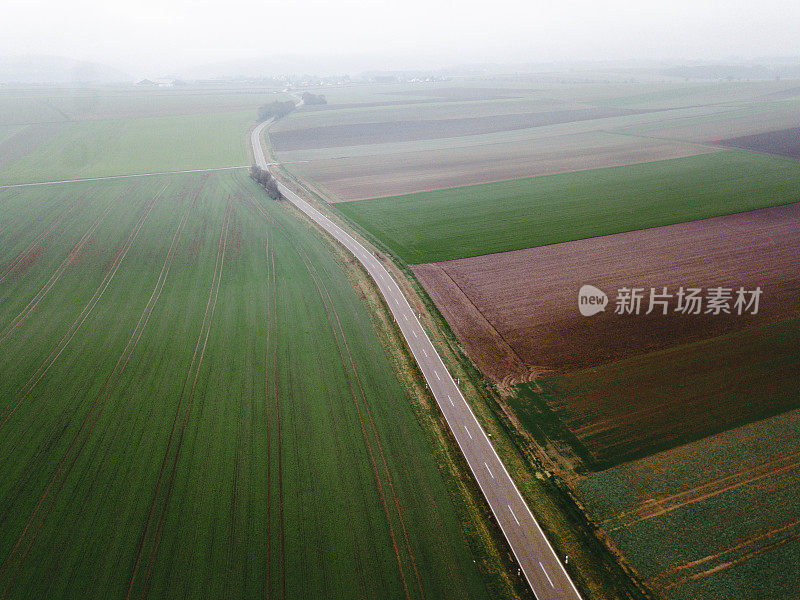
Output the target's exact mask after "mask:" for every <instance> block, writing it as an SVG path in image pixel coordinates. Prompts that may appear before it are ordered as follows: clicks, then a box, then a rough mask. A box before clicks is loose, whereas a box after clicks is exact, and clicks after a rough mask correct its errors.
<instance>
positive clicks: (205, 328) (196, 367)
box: [125, 198, 233, 599]
mask: <svg viewBox="0 0 800 600" xmlns="http://www.w3.org/2000/svg"><path fill="white" fill-rule="evenodd" d="M232 211H233V207H232V202H231V200H230V198H229V199H228V203H227V205H226V207H225V215H224V217H223V220H222V227H221V229H220V234H219V240H218V241H217V258H216V262H215V264H214V273H213V275H212V278H211V288H210V289H209V293H208V301H207V302H206V310H205V313H204V315H203V322H202V324H201V326H200V332H199V334H198V336H197V342H196V343H195V348H194V353H193V355H192V360H191V363H190V364H189V370H188V372H187V374H186V379H185V380H184V382H183V387H182V388H181V393H180V396H179V398H178V406H177V409H176V411H175V417H174V419H173V422H172V429H171V431H170V436H169V439H168V441H167V448H166V451H165V452H164V458H163V460H162V462H161V469H160V471H159V475H158V480H157V482H156V488H155V491H154V493H153V501H152V503H151V505H150V510H149V512H148V514H147V520H146V521H145V524H144V530H143V532H142V536H141V542H140V544H139V551H138V553H137V556H136V562H135V564H134V566H133V570H132V572H131V578H130V581H129V583H128V590H127V593H126V596H125V597H126V599H127V598H130V597H131V593H132V591H133V586H134V584H135V582H136V576H137V574H138V572H139V567H140V565H141V561H142V555H143V552H144V547H145V544H146V541H147V534H148V532H149V530H150V525H151V521H152V520H153V514H154V512H155V510H156V504H157V503H158V499H159V491H160V490H161V487H162V484H163V483H164V475H165V473H166V467H167V464H168V462H169V455H170V449H171V448H172V445H173V440H174V438H175V433H176V430H177V429H178V419H179V417H180V413H181V409H182V408H183V404H184V402H183V400H184V396H186V403H185V404H186V406H185V408H184V409H183V412H184V415H183V421H182V424H181V427H180V433H179V435H178V440H177V443H176V446H175V452H174V457H173V460H172V468H171V470H170V475H169V480H168V481H167V482H166V492H165V494H164V496H165V497H164V500H163V503H162V506H161V510H160V517H159V519H158V524H157V526H156V531H155V534H154V540H153V547H152V550H151V552H150V556H149V559H148V562H147V571H146V572H145V575H144V581H143V583H142V590H141V595H140V598H144V597H145V595H146V594H147V588H148V584H149V581H150V575H151V573H152V568H153V562H154V559H155V555H156V552H157V550H158V546H159V543H160V541H161V533H162V531H163V527H164V520H165V518H166V514H167V509H168V506H169V500H170V497H171V495H172V488H173V485H174V481H175V472H176V470H177V465H178V458H179V457H180V452H181V447H182V445H183V438H184V435H185V432H186V425H187V423H188V420H189V409H190V408H191V405H192V399H193V397H194V392H195V388H196V386H197V379H198V377H199V375H200V367H201V365H202V362H203V358H204V357H205V351H206V346H207V344H208V337H209V335H210V333H211V324H212V322H213V319H214V312H215V309H216V305H217V298H218V297H219V288H220V284H221V281H222V269H223V266H224V263H225V250H226V248H227V243H228V226H229V224H230V215H231V212H232ZM187 391H188V396H187Z"/></svg>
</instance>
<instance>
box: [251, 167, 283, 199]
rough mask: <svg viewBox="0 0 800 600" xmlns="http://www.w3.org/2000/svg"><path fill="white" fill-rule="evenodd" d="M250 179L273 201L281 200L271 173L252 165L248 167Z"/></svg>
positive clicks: (276, 183)
mask: <svg viewBox="0 0 800 600" xmlns="http://www.w3.org/2000/svg"><path fill="white" fill-rule="evenodd" d="M250 177H252V178H253V180H254V181H255V182H256V183H258V185H260V186H261V187H263V188H264V189H265V190H267V195H268V196H269V197H270V198H272V199H273V200H280V199H281V198H283V196H282V195H281V192H280V190H279V189H278V182H277V181H275V178H274V177H273V176H272V173H270V172H269V171H267V170H266V169H262V168H261V167H259V166H258V165H253V166H252V167H250Z"/></svg>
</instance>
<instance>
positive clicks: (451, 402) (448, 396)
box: [447, 394, 455, 406]
mask: <svg viewBox="0 0 800 600" xmlns="http://www.w3.org/2000/svg"><path fill="white" fill-rule="evenodd" d="M447 399H448V400H450V406H455V404H453V399H452V398H451V397H450V394H447Z"/></svg>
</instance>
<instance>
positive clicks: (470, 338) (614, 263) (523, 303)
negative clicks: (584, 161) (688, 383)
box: [414, 203, 800, 382]
mask: <svg viewBox="0 0 800 600" xmlns="http://www.w3.org/2000/svg"><path fill="white" fill-rule="evenodd" d="M414 271H415V273H416V275H417V277H418V278H419V279H420V281H421V282H422V284H423V285H424V286H425V288H426V289H427V291H428V293H429V294H430V295H431V297H432V298H433V300H434V301H435V302H436V304H437V306H438V307H439V308H440V310H441V311H442V313H443V315H444V316H445V318H446V319H447V321H448V322H449V323H450V325H451V326H452V328H453V330H454V331H455V333H456V335H457V336H458V338H459V339H460V340H461V342H462V344H463V345H464V347H465V348H466V350H467V351H468V352H469V354H470V355H471V356H472V357H473V358H474V359H475V361H476V362H477V364H478V365H479V366H480V368H481V369H482V370H483V372H484V373H485V374H486V375H487V376H488V377H490V378H492V379H493V380H495V381H505V382H510V381H520V380H525V379H529V378H531V377H532V376H537V375H541V374H545V373H548V372H567V371H572V370H575V369H580V368H584V367H590V366H594V365H599V364H603V363H608V362H611V361H615V360H619V359H623V358H627V357H631V356H635V355H639V354H642V353H646V352H653V351H656V350H661V349H664V348H669V347H672V346H675V345H677V344H686V343H690V342H695V341H699V340H702V339H706V338H708V337H712V336H718V335H722V334H725V333H730V332H732V331H739V330H743V329H746V328H750V327H754V326H756V325H760V324H763V323H770V322H775V321H778V320H781V319H785V318H788V317H793V316H800V300H799V299H800V281H799V280H798V273H800V203H795V204H790V205H786V206H782V207H775V208H768V209H761V210H756V211H751V212H747V213H739V214H734V215H727V216H722V217H715V218H712V219H706V220H703V221H695V222H690V223H684V224H677V225H669V226H665V227H656V228H651V229H645V230H640V231H632V232H628V233H622V234H617V235H609V236H602V237H597V238H591V239H585V240H579V241H575V242H567V243H562V244H553V245H550V246H542V247H538V248H529V249H525V250H518V251H513V252H504V253H497V254H490V255H484V256H477V257H472V258H465V259H457V260H451V261H444V262H439V263H429V264H426V265H419V266H416V267H414ZM584 284H591V285H594V286H597V287H598V288H600V289H601V290H604V291H605V292H606V293H607V294H608V296H609V304H608V306H607V307H606V310H605V312H602V313H600V314H598V315H595V316H593V317H590V318H587V317H584V316H581V314H580V312H579V311H578V301H577V297H578V290H579V289H580V287H581V286H582V285H584ZM664 286H666V287H667V288H668V289H667V292H668V293H671V294H673V295H674V294H676V293H677V292H678V289H679V288H680V287H681V286H683V287H685V288H704V289H707V288H711V287H717V286H722V287H726V288H733V289H734V290H736V289H738V288H739V287H740V286H741V287H743V288H744V289H745V290H752V289H755V288H756V287H760V288H761V290H762V295H761V298H760V306H759V311H758V314H756V315H752V314H743V315H737V314H735V313H736V311H735V310H732V311H731V312H732V313H733V314H719V315H714V314H704V313H703V314H698V315H684V314H680V313H676V312H674V308H675V307H676V306H677V299H676V298H675V297H673V298H671V299H670V300H669V301H670V305H669V314H667V315H663V314H662V313H661V310H662V309H661V307H660V306H657V307H656V309H655V310H654V312H653V313H652V314H650V315H645V314H644V313H645V312H646V311H647V309H648V298H649V295H650V294H649V292H650V288H651V287H653V288H656V290H657V291H659V292H661V291H662V288H663V287H664ZM623 287H628V288H644V293H643V296H644V297H643V300H642V306H641V313H642V314H639V315H636V314H630V315H628V314H626V315H617V314H614V311H615V300H616V296H617V290H619V289H620V288H623ZM703 295H705V292H704V294H703ZM703 311H705V307H704V308H703Z"/></svg>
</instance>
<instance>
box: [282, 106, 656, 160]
mask: <svg viewBox="0 0 800 600" xmlns="http://www.w3.org/2000/svg"><path fill="white" fill-rule="evenodd" d="M643 112H648V111H643V110H632V109H622V108H587V109H578V110H556V111H549V112H536V113H525V114H509V115H494V116H491V117H472V118H461V119H441V120H437V121H386V122H383V123H355V124H349V125H328V126H325V127H310V128H307V129H295V130H287V131H275V132H272V133H270V139H271V141H272V146H273V148H274V149H275V150H276V151H277V152H288V151H293V150H308V149H312V148H336V147H342V146H357V145H369V144H385V143H391V142H408V141H414V140H426V139H434V138H448V137H462V136H468V135H480V134H485V133H495V132H498V131H514V130H517V129H528V128H531V127H543V126H545V125H556V124H558V123H572V122H575V121H589V120H593V119H605V118H608V117H619V116H625V115H635V114H641V113H643Z"/></svg>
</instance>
